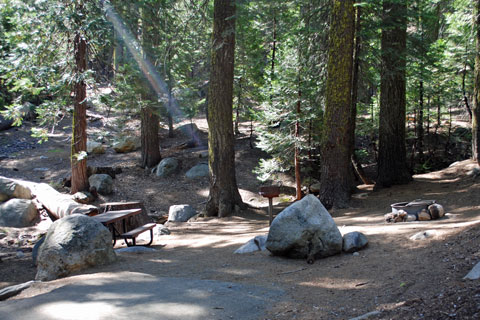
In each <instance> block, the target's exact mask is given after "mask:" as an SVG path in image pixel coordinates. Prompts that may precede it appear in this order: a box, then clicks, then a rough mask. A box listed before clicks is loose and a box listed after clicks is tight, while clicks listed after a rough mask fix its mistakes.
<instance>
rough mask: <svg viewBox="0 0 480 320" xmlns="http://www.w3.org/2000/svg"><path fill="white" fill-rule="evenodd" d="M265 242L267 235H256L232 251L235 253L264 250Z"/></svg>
mask: <svg viewBox="0 0 480 320" xmlns="http://www.w3.org/2000/svg"><path fill="white" fill-rule="evenodd" d="M266 242H267V236H266V235H265V236H256V237H255V238H253V239H250V240H248V242H247V243H245V244H244V245H243V246H241V247H240V248H238V249H237V250H235V251H234V252H233V253H236V254H243V253H250V252H256V251H264V250H266V249H267V248H266V247H265V244H266Z"/></svg>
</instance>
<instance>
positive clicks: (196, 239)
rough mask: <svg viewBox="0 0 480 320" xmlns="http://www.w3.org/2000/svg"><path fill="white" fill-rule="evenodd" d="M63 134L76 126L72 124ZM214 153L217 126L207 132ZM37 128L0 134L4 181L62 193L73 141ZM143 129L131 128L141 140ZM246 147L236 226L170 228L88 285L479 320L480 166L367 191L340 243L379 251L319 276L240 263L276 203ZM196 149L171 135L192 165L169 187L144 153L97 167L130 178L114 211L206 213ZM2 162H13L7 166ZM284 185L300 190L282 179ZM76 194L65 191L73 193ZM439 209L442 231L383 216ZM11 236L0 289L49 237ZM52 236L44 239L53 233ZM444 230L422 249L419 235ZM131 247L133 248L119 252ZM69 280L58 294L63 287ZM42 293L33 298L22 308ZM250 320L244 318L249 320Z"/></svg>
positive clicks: (328, 265) (260, 256) (168, 141)
mask: <svg viewBox="0 0 480 320" xmlns="http://www.w3.org/2000/svg"><path fill="white" fill-rule="evenodd" d="M90 115H91V117H90V122H89V135H95V134H99V132H101V131H102V130H105V128H111V127H112V125H113V122H109V119H106V118H105V117H102V116H98V115H93V114H90ZM64 122H65V123H61V124H59V126H58V127H59V128H62V126H65V127H66V126H68V121H67V120H64ZM196 124H197V126H198V127H199V129H200V130H201V133H200V135H201V138H202V139H203V140H204V141H206V122H205V121H204V120H197V121H196ZM30 126H31V124H29V123H26V124H25V125H24V126H22V127H21V128H14V129H9V130H7V131H4V132H0V159H2V160H0V175H1V176H6V177H10V178H21V179H28V180H31V181H36V182H48V183H52V184H58V181H60V180H61V179H62V178H63V177H65V176H67V175H68V172H69V148H68V145H69V136H68V130H67V129H65V130H57V132H56V133H55V134H52V135H51V137H50V139H49V141H48V142H46V143H44V144H41V145H36V144H34V143H32V141H33V140H32V139H31V138H30V137H29V133H28V130H29V127H30ZM136 126H138V124H135V123H132V124H131V128H132V129H135V128H136ZM242 133H243V134H242V135H240V136H239V137H238V138H237V142H236V150H237V176H238V183H239V188H240V189H241V194H242V197H243V199H244V201H245V202H246V203H248V204H249V205H250V208H249V209H248V210H245V211H241V212H238V214H236V215H235V216H233V217H229V218H225V219H216V218H197V219H196V220H194V221H191V222H188V223H175V224H173V223H169V224H168V228H169V229H170V231H171V235H164V236H161V237H158V238H157V239H156V240H155V242H154V245H153V248H156V249H158V250H157V251H156V252H153V253H146V254H121V255H119V260H118V262H117V263H115V264H112V265H108V266H103V267H98V268H95V269H90V270H86V271H84V273H91V274H94V273H97V272H112V273H115V272H120V271H135V272H143V273H146V274H151V275H156V276H168V277H185V278H195V279H210V280H221V281H230V282H238V283H246V284H256V285H260V286H263V287H266V288H272V289H281V290H284V292H285V295H284V297H283V298H282V299H281V300H280V301H278V302H277V303H276V304H274V305H271V306H269V311H268V314H266V315H265V317H264V318H265V319H350V318H353V317H357V316H360V315H364V314H366V313H368V312H372V311H381V312H380V314H378V315H375V316H371V317H370V318H369V319H479V318H480V286H478V282H476V281H464V280H462V278H463V277H464V276H465V275H466V274H467V273H468V271H470V269H471V268H472V267H473V266H474V265H475V264H476V263H477V262H479V261H480V224H478V222H479V218H478V216H479V208H480V197H479V196H478V194H479V192H480V184H479V181H480V178H477V179H476V178H474V177H470V176H469V175H467V173H468V171H470V170H471V169H472V168H474V167H475V166H476V165H475V164H474V163H473V162H471V161H469V160H466V161H462V162H460V163H457V164H455V165H453V166H451V167H449V168H447V169H444V170H442V171H438V172H433V173H429V174H423V175H417V176H415V177H414V178H415V179H414V181H413V182H411V183H409V184H408V185H404V186H395V187H392V188H387V189H381V190H379V191H375V192H373V191H372V190H371V189H372V188H371V186H365V185H360V186H359V191H358V192H357V193H356V194H355V195H354V196H353V198H352V201H351V207H350V208H348V209H342V210H332V211H330V213H331V214H332V216H333V218H334V220H335V221H336V223H337V225H338V227H339V228H340V231H341V232H342V233H347V232H350V231H360V232H363V233H364V234H365V235H366V236H367V237H368V239H369V245H368V247H367V248H366V249H364V250H362V251H359V254H358V255H354V254H340V255H336V256H333V257H329V258H326V259H322V260H317V261H315V263H314V264H312V265H310V264H307V263H306V261H304V260H290V259H285V258H281V257H274V256H271V255H270V254H269V253H268V251H267V252H256V253H252V254H245V255H237V254H233V251H234V250H235V249H237V248H238V247H240V246H241V245H242V244H243V243H245V242H246V241H248V240H249V239H251V238H253V237H254V236H256V235H261V234H267V233H268V217H267V204H268V202H267V201H266V200H265V199H263V198H262V197H261V196H259V195H258V189H259V187H260V185H261V183H260V182H259V181H258V180H257V179H256V178H255V175H254V174H253V173H252V170H253V168H254V167H255V166H256V165H257V162H258V159H259V158H260V157H262V156H263V153H262V152H261V151H259V150H257V149H250V147H249V139H248V129H247V126H245V127H243V128H242ZM186 140H188V139H187V138H186V137H184V136H182V135H181V134H179V133H177V135H176V137H175V138H168V137H167V132H166V130H165V129H162V132H161V145H162V156H163V157H167V156H174V157H177V158H179V159H180V160H181V170H180V171H179V172H178V173H176V174H175V175H174V176H173V177H171V178H168V179H162V178H158V177H155V176H153V175H152V174H150V171H149V170H145V169H142V168H140V167H138V166H137V163H138V162H139V160H140V153H139V151H137V152H132V153H128V154H116V153H115V152H114V151H113V150H111V149H107V152H106V154H103V155H94V156H89V160H88V164H89V165H90V166H107V165H108V166H119V167H121V168H122V170H123V173H121V174H119V175H118V176H117V178H116V179H115V180H114V182H115V187H114V189H115V191H114V194H113V195H111V196H101V197H100V199H98V200H97V202H96V204H99V203H102V202H107V201H122V200H124V201H133V200H140V201H142V202H143V203H144V204H145V207H146V208H147V210H148V211H149V213H150V214H151V215H152V216H160V215H164V214H166V213H167V212H168V208H169V206H170V205H174V204H190V205H192V206H193V207H195V208H196V209H197V210H198V211H201V210H202V208H203V206H204V204H205V202H206V199H207V196H208V180H207V179H204V180H187V179H186V178H185V172H186V171H187V170H188V169H189V168H190V167H192V166H193V165H195V164H196V163H199V162H205V161H207V160H206V159H205V158H201V152H198V151H192V150H188V149H186V150H184V149H178V148H175V146H177V145H179V144H181V143H182V142H185V141H186ZM2 154H3V155H4V156H2ZM281 180H282V181H281V182H282V183H283V185H285V186H291V185H292V181H289V180H288V179H287V178H282V179H281ZM65 191H66V190H65ZM420 198H421V199H435V200H436V201H437V202H438V203H440V204H442V205H443V206H444V207H445V208H446V211H447V212H448V214H447V216H446V217H445V218H443V219H441V220H437V221H427V222H408V223H396V224H386V223H385V222H384V221H383V215H384V214H385V213H387V212H389V211H390V204H392V203H395V202H401V201H411V200H414V199H420ZM292 200H293V197H292V196H291V195H289V194H282V195H281V196H280V197H279V198H276V199H275V201H274V213H275V214H276V213H278V212H280V211H281V210H282V209H283V208H285V207H286V206H287V205H288V204H289V202H290V201H292ZM44 225H48V223H46V222H45V224H42V227H41V228H29V229H25V230H22V229H13V228H0V233H2V232H3V233H5V234H6V235H7V236H6V237H5V238H3V239H0V258H1V259H0V269H1V270H2V271H1V272H0V288H1V287H6V286H9V285H13V284H16V283H21V282H26V281H29V280H32V279H33V278H34V277H35V272H36V270H35V267H34V266H33V264H32V262H31V249H32V246H33V243H34V242H35V239H36V236H37V234H39V233H41V232H44V230H45V228H44V227H43V226H44ZM42 230H43V231H42ZM425 230H434V231H435V236H434V237H432V238H429V239H426V240H423V241H414V240H410V237H411V236H412V235H413V234H416V233H418V232H421V231H425ZM121 246H124V245H123V243H120V244H117V247H121ZM65 283H68V278H65V279H60V280H56V281H54V282H52V287H54V286H61V285H62V284H65ZM39 293H41V291H38V290H35V288H32V289H29V290H26V291H24V292H23V293H22V294H21V295H19V296H17V297H14V298H13V299H21V298H22V297H27V296H31V295H35V294H39ZM239 319H241V315H239Z"/></svg>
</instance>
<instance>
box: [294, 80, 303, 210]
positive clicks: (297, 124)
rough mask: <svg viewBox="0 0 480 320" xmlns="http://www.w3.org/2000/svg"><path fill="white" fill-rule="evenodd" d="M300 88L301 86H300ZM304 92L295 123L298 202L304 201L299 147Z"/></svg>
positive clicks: (299, 94)
mask: <svg viewBox="0 0 480 320" xmlns="http://www.w3.org/2000/svg"><path fill="white" fill-rule="evenodd" d="M299 87H300V85H299ZM301 98H302V91H301V90H300V88H299V89H298V101H297V121H296V122H295V159H294V166H295V191H296V192H295V194H296V199H297V201H299V200H302V177H301V168H300V148H299V146H298V144H299V139H300V119H299V118H300V115H301V112H302V109H301V106H302V102H301Z"/></svg>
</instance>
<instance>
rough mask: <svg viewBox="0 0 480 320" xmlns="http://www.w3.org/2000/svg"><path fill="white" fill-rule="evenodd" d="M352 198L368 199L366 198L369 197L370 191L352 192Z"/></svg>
mask: <svg viewBox="0 0 480 320" xmlns="http://www.w3.org/2000/svg"><path fill="white" fill-rule="evenodd" d="M352 198H354V199H366V198H368V193H367V192H362V193H355V194H352Z"/></svg>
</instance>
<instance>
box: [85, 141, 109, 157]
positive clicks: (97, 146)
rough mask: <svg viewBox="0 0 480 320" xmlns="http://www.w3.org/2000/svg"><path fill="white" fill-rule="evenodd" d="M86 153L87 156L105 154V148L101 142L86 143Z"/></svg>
mask: <svg viewBox="0 0 480 320" xmlns="http://www.w3.org/2000/svg"><path fill="white" fill-rule="evenodd" d="M87 153H89V154H92V153H93V154H103V153H105V147H104V146H103V144H102V143H101V142H97V141H90V140H88V141H87Z"/></svg>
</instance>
